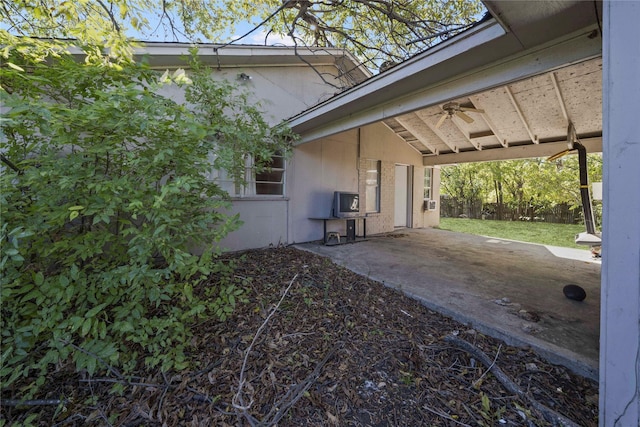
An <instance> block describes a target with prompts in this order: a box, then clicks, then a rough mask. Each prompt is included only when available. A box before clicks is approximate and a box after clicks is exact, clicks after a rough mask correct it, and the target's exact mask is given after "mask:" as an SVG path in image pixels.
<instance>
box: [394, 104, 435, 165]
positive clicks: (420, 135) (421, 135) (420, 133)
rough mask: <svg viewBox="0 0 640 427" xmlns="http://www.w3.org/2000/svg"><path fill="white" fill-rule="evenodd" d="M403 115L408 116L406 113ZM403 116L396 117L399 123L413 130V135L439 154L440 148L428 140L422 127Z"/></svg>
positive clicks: (410, 130)
mask: <svg viewBox="0 0 640 427" xmlns="http://www.w3.org/2000/svg"><path fill="white" fill-rule="evenodd" d="M414 115H415V114H414ZM402 117H406V115H405V116H402ZM402 117H396V118H395V120H396V121H397V122H398V123H400V125H402V127H403V128H405V129H406V130H408V131H409V132H411V134H413V136H415V137H416V139H417V140H418V141H420V142H421V143H422V145H424V146H425V147H427V148H428V149H429V151H431V152H432V153H433V154H435V155H436V156H437V155H438V149H437V148H436V147H435V146H434V145H433V144H431V143H430V142H428V141H427V140H428V139H429V138H428V136H427V135H425V134H424V132H423V131H422V130H421V129H419V128H418V127H417V126H414V125H413V124H411V123H410V122H409V121H408V120H406V119H403V118H402ZM416 117H417V116H416Z"/></svg>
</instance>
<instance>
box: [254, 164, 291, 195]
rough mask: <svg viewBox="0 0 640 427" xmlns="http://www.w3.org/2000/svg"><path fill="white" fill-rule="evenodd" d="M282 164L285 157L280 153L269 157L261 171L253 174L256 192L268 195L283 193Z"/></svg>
mask: <svg viewBox="0 0 640 427" xmlns="http://www.w3.org/2000/svg"><path fill="white" fill-rule="evenodd" d="M284 165H285V159H284V157H283V156H281V155H275V156H273V157H271V161H270V162H269V163H268V164H266V165H265V169H264V170H263V171H262V172H259V173H256V174H255V182H254V185H255V191H256V194H264V195H269V196H283V195H284Z"/></svg>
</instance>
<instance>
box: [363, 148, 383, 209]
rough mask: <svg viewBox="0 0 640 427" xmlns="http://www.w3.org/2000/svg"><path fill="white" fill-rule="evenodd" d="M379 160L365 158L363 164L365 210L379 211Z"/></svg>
mask: <svg viewBox="0 0 640 427" xmlns="http://www.w3.org/2000/svg"><path fill="white" fill-rule="evenodd" d="M380 163H381V162H380V160H367V161H366V165H365V170H366V172H365V174H366V175H365V194H366V195H365V200H366V212H367V213H370V212H380Z"/></svg>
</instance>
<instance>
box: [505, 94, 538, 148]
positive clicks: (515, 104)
mask: <svg viewBox="0 0 640 427" xmlns="http://www.w3.org/2000/svg"><path fill="white" fill-rule="evenodd" d="M504 90H505V93H506V94H507V95H508V96H509V99H510V100H511V104H512V105H513V108H515V110H516V113H518V116H519V117H520V120H521V121H522V125H523V126H524V128H525V130H526V131H527V133H528V134H529V138H531V142H533V143H534V144H538V143H539V142H540V140H538V136H537V135H534V134H533V132H531V127H530V126H529V123H527V119H526V118H525V117H524V114H523V113H522V109H521V108H520V105H518V101H516V98H515V97H514V96H513V93H512V92H511V89H510V88H509V85H506V86H505V87H504Z"/></svg>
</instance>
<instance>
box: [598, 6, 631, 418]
mask: <svg viewBox="0 0 640 427" xmlns="http://www.w3.org/2000/svg"><path fill="white" fill-rule="evenodd" d="M639 21H640V3H639V2H633V1H631V2H626V1H625V2H623V1H605V2H604V20H603V26H604V38H603V97H604V98H603V160H604V167H603V195H604V200H603V206H604V212H603V226H602V229H603V257H602V296H601V316H600V319H601V324H600V425H601V426H603V427H604V426H607V427H609V426H614V427H630V426H638V425H640V220H638V215H639V214H640V123H639V121H638V110H637V108H636V106H637V104H638V100H640V78H639V75H640V43H638V41H639V40H640V26H639V25H638V22H639Z"/></svg>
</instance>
